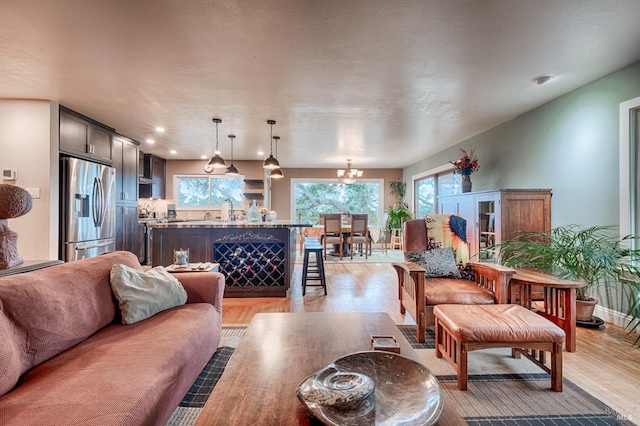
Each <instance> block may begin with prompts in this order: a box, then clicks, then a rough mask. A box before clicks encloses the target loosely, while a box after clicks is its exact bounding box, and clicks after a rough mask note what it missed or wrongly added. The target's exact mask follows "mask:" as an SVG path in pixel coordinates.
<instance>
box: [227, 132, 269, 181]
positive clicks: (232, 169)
mask: <svg viewBox="0 0 640 426" xmlns="http://www.w3.org/2000/svg"><path fill="white" fill-rule="evenodd" d="M235 138H236V135H229V139H230V140H231V165H230V166H229V167H227V170H225V171H224V174H225V175H228V176H238V175H239V174H240V172H239V171H238V168H237V167H236V166H234V165H233V140H234V139H235ZM276 155H277V151H276Z"/></svg>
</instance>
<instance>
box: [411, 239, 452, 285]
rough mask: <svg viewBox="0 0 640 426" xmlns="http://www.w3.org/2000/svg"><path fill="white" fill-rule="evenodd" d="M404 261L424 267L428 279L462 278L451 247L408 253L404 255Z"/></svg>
mask: <svg viewBox="0 0 640 426" xmlns="http://www.w3.org/2000/svg"><path fill="white" fill-rule="evenodd" d="M404 259H405V261H406V262H413V263H417V264H418V265H420V266H422V267H423V268H424V269H425V270H426V271H427V272H426V273H425V276H426V277H428V278H461V276H460V271H459V270H458V265H457V264H456V259H455V256H454V254H453V249H452V248H451V247H448V248H436V249H431V250H423V251H408V252H405V253H404Z"/></svg>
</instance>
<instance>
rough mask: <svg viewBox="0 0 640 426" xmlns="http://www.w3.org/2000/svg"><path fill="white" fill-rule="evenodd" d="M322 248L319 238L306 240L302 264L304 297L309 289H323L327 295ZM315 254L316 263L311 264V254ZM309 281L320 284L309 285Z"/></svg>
mask: <svg viewBox="0 0 640 426" xmlns="http://www.w3.org/2000/svg"><path fill="white" fill-rule="evenodd" d="M322 250H323V248H322V246H321V245H320V243H318V239H317V238H305V239H304V261H303V263H302V295H303V296H304V295H305V293H306V290H307V286H308V287H322V288H324V294H325V296H326V295H327V281H326V279H325V276H324V260H323V256H322ZM310 253H314V254H315V256H314V257H315V263H311V264H310V262H309V254H310ZM307 281H319V282H320V284H307Z"/></svg>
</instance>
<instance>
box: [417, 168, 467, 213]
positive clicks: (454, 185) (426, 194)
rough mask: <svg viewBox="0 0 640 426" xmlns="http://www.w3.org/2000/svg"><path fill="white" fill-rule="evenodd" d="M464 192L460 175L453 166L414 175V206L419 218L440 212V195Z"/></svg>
mask: <svg viewBox="0 0 640 426" xmlns="http://www.w3.org/2000/svg"><path fill="white" fill-rule="evenodd" d="M460 193H462V188H461V185H460V175H457V174H454V173H453V170H451V166H444V167H442V168H438V169H434V170H430V171H428V172H425V173H421V174H420V175H417V176H414V177H413V206H414V210H415V212H414V213H415V216H416V217H417V218H422V217H425V216H426V215H428V214H435V213H438V203H437V201H438V197H440V196H443V195H455V194H460Z"/></svg>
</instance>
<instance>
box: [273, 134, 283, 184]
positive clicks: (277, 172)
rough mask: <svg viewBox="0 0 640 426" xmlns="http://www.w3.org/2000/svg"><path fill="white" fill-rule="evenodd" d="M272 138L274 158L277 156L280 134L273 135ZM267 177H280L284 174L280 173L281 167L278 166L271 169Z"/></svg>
mask: <svg viewBox="0 0 640 426" xmlns="http://www.w3.org/2000/svg"><path fill="white" fill-rule="evenodd" d="M273 140H275V141H276V158H277V157H278V141H279V140H280V136H274V137H273ZM269 177H270V178H272V179H282V178H283V177H284V174H283V173H282V169H281V168H280V167H278V168H277V169H273V170H271V173H270V174H269Z"/></svg>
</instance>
